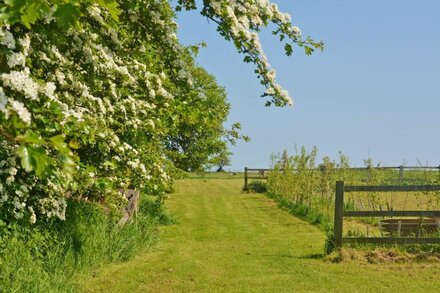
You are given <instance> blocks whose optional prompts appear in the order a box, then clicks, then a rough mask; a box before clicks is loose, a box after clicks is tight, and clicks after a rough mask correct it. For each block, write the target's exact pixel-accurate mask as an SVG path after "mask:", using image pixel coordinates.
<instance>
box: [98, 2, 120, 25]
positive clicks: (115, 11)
mask: <svg viewBox="0 0 440 293" xmlns="http://www.w3.org/2000/svg"><path fill="white" fill-rule="evenodd" d="M98 4H99V5H101V6H102V7H104V8H106V9H107V10H108V12H109V13H110V16H111V17H112V18H113V19H114V20H116V21H119V14H121V11H120V10H119V8H118V6H119V4H118V2H116V1H115V0H98Z"/></svg>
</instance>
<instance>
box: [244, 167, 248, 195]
mask: <svg viewBox="0 0 440 293" xmlns="http://www.w3.org/2000/svg"><path fill="white" fill-rule="evenodd" d="M244 190H245V191H246V190H248V168H247V167H244Z"/></svg>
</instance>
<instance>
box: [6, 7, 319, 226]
mask: <svg viewBox="0 0 440 293" xmlns="http://www.w3.org/2000/svg"><path fill="white" fill-rule="evenodd" d="M201 5H202V6H201V9H200V11H201V14H202V15H203V16H205V17H208V18H210V19H211V20H213V21H214V22H215V23H216V24H217V28H218V31H219V33H220V35H222V36H223V37H224V38H225V39H226V40H231V41H233V42H234V44H235V46H236V47H237V49H238V51H239V52H240V53H242V54H243V55H244V61H245V62H251V63H254V64H255V68H256V69H255V72H256V73H257V75H258V77H259V78H260V81H261V83H262V85H263V86H264V87H265V89H266V90H265V91H264V93H263V96H264V97H268V99H267V105H270V104H275V105H277V106H281V105H286V104H291V99H290V97H289V95H288V93H287V92H286V91H284V90H283V89H282V88H281V87H280V86H279V85H278V84H277V83H276V80H275V71H274V70H273V69H271V68H270V66H269V63H268V62H267V58H266V57H265V55H264V52H263V50H262V48H261V45H260V43H259V41H258V32H259V30H260V28H261V27H264V26H267V25H268V24H269V23H273V24H275V27H276V29H275V31H274V34H275V35H277V36H278V37H279V38H280V40H281V41H282V42H283V43H284V46H285V49H286V53H287V54H288V55H290V54H291V53H292V48H293V47H292V46H293V45H295V44H296V45H298V46H300V47H303V48H305V50H306V53H307V54H310V53H311V52H312V51H313V49H316V48H318V49H321V48H322V43H317V42H314V41H313V40H311V39H310V38H302V37H301V31H300V30H299V29H298V28H297V27H295V26H293V25H292V24H291V22H290V17H289V16H288V15H287V14H285V13H281V12H280V11H279V10H278V7H277V6H276V5H275V4H272V3H269V1H266V0H243V1H238V0H237V1H226V0H211V1H208V0H205V1H203V3H202V4H201ZM181 9H196V3H195V1H184V0H180V1H178V5H177V8H176V10H181ZM174 16H175V10H173V8H172V7H171V6H170V3H169V2H168V1H166V0H119V1H116V0H98V1H92V0H76V1H73V0H0V146H1V147H0V219H4V220H14V221H16V220H18V221H26V222H30V223H35V222H36V221H37V220H38V219H50V218H59V219H64V217H65V214H64V212H65V207H66V199H67V198H77V199H83V200H90V201H97V202H100V203H103V204H106V205H107V206H109V207H113V208H115V209H118V207H119V206H120V205H121V204H122V202H123V198H122V197H121V195H120V194H119V192H118V190H119V189H121V188H127V187H129V186H135V187H136V188H138V189H141V190H143V191H144V192H147V193H149V194H158V195H159V194H162V193H163V192H164V191H165V190H167V188H168V186H169V185H170V184H171V180H172V174H173V172H174V170H176V166H177V167H179V168H182V169H186V170H188V169H197V168H199V167H200V166H201V165H203V164H207V163H208V162H209V160H210V159H212V158H213V156H215V155H216V154H221V153H224V151H225V143H226V141H227V140H228V139H230V138H231V137H232V138H234V137H237V136H238V135H237V129H236V128H232V129H230V130H227V129H225V128H223V126H222V123H223V122H224V120H225V118H226V116H227V113H228V111H229V105H228V103H227V101H226V99H225V93H224V90H223V89H222V88H221V87H219V86H218V85H217V84H216V82H215V79H213V77H212V76H210V75H209V74H207V73H206V72H205V71H204V70H203V69H201V68H200V67H197V66H196V65H195V63H194V56H193V55H192V54H191V53H190V51H191V48H186V47H184V46H182V45H181V44H180V43H179V41H178V39H177V36H176V32H177V24H176V23H175V21H174ZM214 102H218V103H219V104H215V105H214Z"/></svg>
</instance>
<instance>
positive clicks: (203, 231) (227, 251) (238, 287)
mask: <svg viewBox="0 0 440 293" xmlns="http://www.w3.org/2000/svg"><path fill="white" fill-rule="evenodd" d="M241 184H242V181H241V180H234V179H229V180H228V179H223V180H222V179H210V180H196V179H194V180H182V181H179V182H178V183H177V186H176V193H175V194H173V195H172V196H171V199H170V200H169V201H168V206H169V209H170V210H171V212H172V213H173V214H174V215H175V216H176V217H177V220H178V223H177V224H173V225H170V226H167V227H163V229H162V236H161V240H160V242H159V244H158V245H157V246H156V247H154V248H153V249H152V250H151V251H149V252H146V253H144V254H142V255H140V256H138V257H137V258H135V259H134V260H132V261H129V262H126V263H122V264H117V265H111V266H108V267H103V268H101V269H99V270H97V271H96V272H95V273H94V276H93V277H90V278H88V279H86V280H84V281H83V282H82V288H83V290H84V291H86V292H329V291H331V292H389V291H391V292H440V279H439V278H438V273H439V271H440V266H439V265H433V264H361V263H356V262H349V263H340V264H333V263H327V262H324V261H323V260H322V259H321V256H322V255H321V254H322V252H323V245H324V239H325V236H324V233H322V232H321V231H319V230H318V229H317V228H315V227H313V226H311V225H309V224H307V223H305V222H303V221H301V220H299V219H297V218H295V217H293V216H292V215H290V214H288V213H287V212H285V211H283V210H281V209H279V208H278V207H277V206H276V204H275V203H274V202H273V201H272V200H270V199H267V198H266V197H265V196H263V195H258V194H241V192H240V188H241Z"/></svg>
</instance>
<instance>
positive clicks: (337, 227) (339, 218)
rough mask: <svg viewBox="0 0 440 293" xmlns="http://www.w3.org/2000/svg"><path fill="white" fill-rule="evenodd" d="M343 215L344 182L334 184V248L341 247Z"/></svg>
mask: <svg viewBox="0 0 440 293" xmlns="http://www.w3.org/2000/svg"><path fill="white" fill-rule="evenodd" d="M343 214H344V181H337V182H336V195H335V221H334V226H333V229H334V231H333V232H334V238H335V239H334V241H335V246H336V247H341V246H342V222H343Z"/></svg>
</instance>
